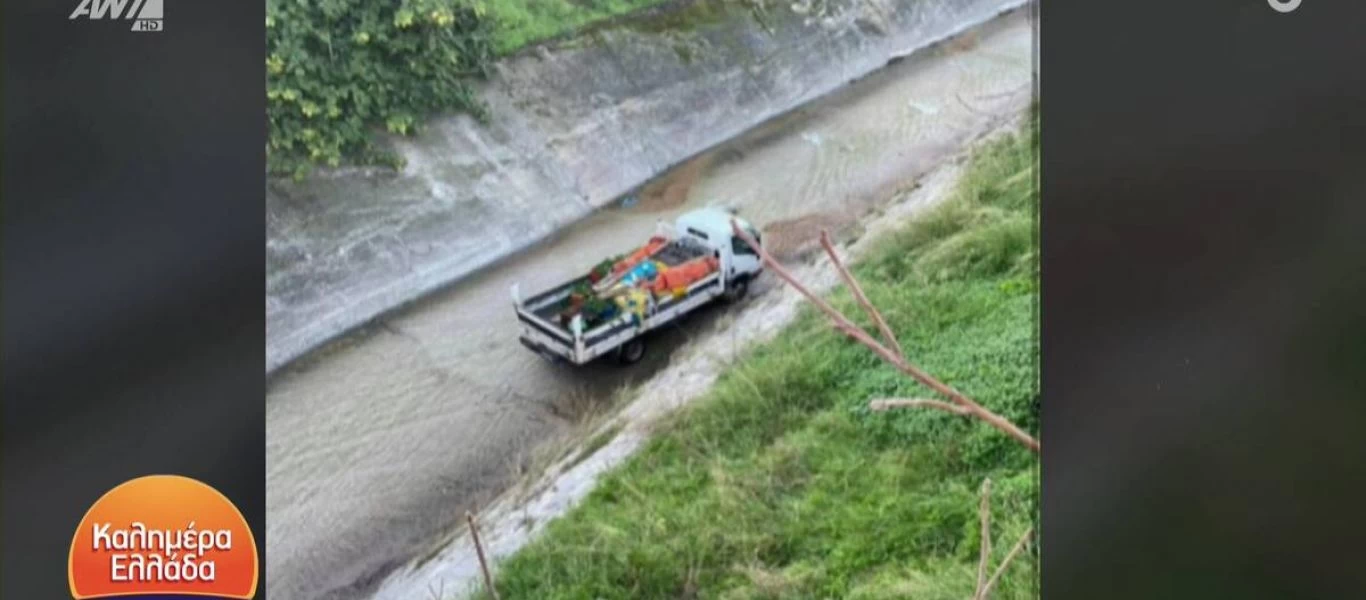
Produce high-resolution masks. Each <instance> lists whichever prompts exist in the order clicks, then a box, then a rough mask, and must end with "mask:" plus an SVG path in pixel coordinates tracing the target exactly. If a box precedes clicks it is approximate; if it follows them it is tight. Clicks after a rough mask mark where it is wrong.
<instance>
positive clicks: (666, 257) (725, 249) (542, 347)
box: [511, 207, 763, 365]
mask: <svg viewBox="0 0 1366 600" xmlns="http://www.w3.org/2000/svg"><path fill="white" fill-rule="evenodd" d="M732 221H735V222H736V223H737V224H739V226H740V227H741V228H743V229H744V230H745V231H746V232H748V233H749V234H750V236H752V237H753V238H754V239H755V241H757V242H759V244H760V245H762V244H763V240H762V239H761V238H760V236H759V232H758V230H757V229H755V228H754V227H753V226H751V225H750V224H749V223H748V222H747V221H745V220H744V219H742V218H740V217H739V216H737V215H736V214H735V213H734V212H733V211H730V210H726V209H723V208H714V207H709V208H701V209H697V210H694V211H690V212H688V213H685V214H683V215H681V216H679V217H678V219H677V220H676V221H675V222H674V223H673V224H672V225H669V224H667V223H664V222H661V223H659V235H662V236H664V237H665V238H666V239H667V240H668V242H667V244H666V245H665V246H664V247H663V248H662V249H660V250H659V251H658V252H657V253H656V254H655V255H654V257H653V260H657V261H660V262H662V263H664V264H665V265H666V266H668V267H673V266H678V265H681V264H683V263H686V262H688V261H691V260H694V259H697V258H700V257H703V256H706V255H708V254H710V255H712V256H714V257H715V258H716V260H717V263H718V264H719V268H718V269H716V270H715V271H713V272H712V273H710V274H709V275H707V276H705V277H703V278H701V279H698V280H697V281H694V282H692V283H691V284H690V285H689V286H688V287H687V290H686V292H685V293H683V294H681V295H675V296H670V297H667V298H662V299H657V300H652V301H651V302H650V303H649V306H647V308H646V310H645V313H644V316H643V318H636V316H635V315H633V314H630V313H624V312H623V313H621V314H618V315H617V316H616V317H614V318H612V319H610V320H608V321H606V322H603V323H600V324H598V325H596V326H594V327H593V328H591V329H588V330H586V331H585V330H583V325H582V321H581V320H579V319H575V320H574V321H572V322H570V323H568V324H562V323H561V322H559V321H558V320H557V319H556V318H555V316H556V314H557V313H558V311H559V310H560V307H561V306H563V305H564V303H565V301H566V300H567V299H568V298H569V295H570V294H571V293H573V290H574V289H575V288H577V287H580V286H581V285H582V284H583V283H584V282H585V281H586V280H587V279H588V276H587V275H584V276H582V277H578V278H575V279H572V280H570V281H566V282H564V283H562V284H560V285H557V286H554V287H552V288H550V289H548V290H545V291H542V292H540V293H537V294H535V295H532V296H531V297H529V298H526V299H522V297H521V293H520V291H519V286H518V285H513V286H512V290H511V291H512V302H513V307H514V308H515V309H516V311H517V319H518V320H519V321H521V326H522V332H521V335H520V336H519V337H520V341H521V343H522V345H523V346H526V347H527V348H528V349H529V350H531V351H533V352H535V353H537V354H539V355H541V356H542V357H544V358H546V359H548V360H550V361H552V362H568V363H571V364H575V365H582V364H586V363H588V362H591V361H593V360H595V359H598V358H600V357H603V356H607V355H615V356H616V358H617V360H618V361H620V362H622V363H624V364H632V363H635V362H638V361H639V360H640V359H641V358H643V357H644V355H645V339H644V338H645V336H646V334H647V333H649V332H650V331H652V330H655V329H658V328H660V327H662V326H664V325H667V324H669V323H671V322H673V321H676V320H678V319H680V318H682V317H683V316H684V315H686V314H688V313H690V312H692V311H694V310H696V309H698V308H700V307H702V306H704V305H706V304H708V303H710V302H712V301H714V300H716V299H718V298H725V299H727V300H731V301H735V300H739V299H741V298H743V297H744V296H745V294H746V293H747V292H748V290H749V283H750V281H752V280H753V279H754V278H755V277H757V276H758V275H759V274H760V273H761V272H762V271H763V261H761V260H760V258H759V256H758V254H756V253H755V252H754V249H752V248H750V247H749V244H746V243H745V241H744V240H742V239H740V238H739V237H737V236H736V235H735V232H734V230H733V229H732V228H731V222H732Z"/></svg>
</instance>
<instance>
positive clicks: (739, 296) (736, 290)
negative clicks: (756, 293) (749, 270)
mask: <svg viewBox="0 0 1366 600" xmlns="http://www.w3.org/2000/svg"><path fill="white" fill-rule="evenodd" d="M747 294H749V278H747V277H745V278H740V279H736V280H735V281H732V282H730V286H728V287H727V288H726V302H739V301H741V300H744V299H745V296H746V295H747Z"/></svg>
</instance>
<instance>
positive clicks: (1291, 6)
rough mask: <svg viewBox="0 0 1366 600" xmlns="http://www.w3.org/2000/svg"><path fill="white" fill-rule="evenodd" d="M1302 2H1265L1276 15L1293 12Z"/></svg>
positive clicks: (1268, 0) (1282, 0)
mask: <svg viewBox="0 0 1366 600" xmlns="http://www.w3.org/2000/svg"><path fill="white" fill-rule="evenodd" d="M1303 2H1304V0H1266V3H1267V4H1270V5H1271V9H1272V10H1274V11H1276V12H1278V13H1288V12H1293V11H1294V10H1295V9H1297V8H1299V7H1300V4H1301V3H1303Z"/></svg>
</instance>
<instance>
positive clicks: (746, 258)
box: [726, 229, 763, 279]
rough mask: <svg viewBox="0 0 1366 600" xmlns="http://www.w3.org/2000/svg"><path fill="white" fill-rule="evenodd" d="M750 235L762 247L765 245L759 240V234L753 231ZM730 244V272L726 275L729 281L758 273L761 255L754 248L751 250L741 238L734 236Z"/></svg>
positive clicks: (750, 231)
mask: <svg viewBox="0 0 1366 600" xmlns="http://www.w3.org/2000/svg"><path fill="white" fill-rule="evenodd" d="M748 233H749V234H750V236H752V237H753V238H754V241H756V242H759V243H760V244H761V245H762V244H763V240H762V239H760V238H759V232H757V231H754V230H752V229H751V230H749V232H748ZM730 242H731V243H730V247H731V252H730V254H731V261H730V272H728V273H726V277H727V278H728V279H734V278H736V277H740V276H750V275H753V274H755V273H758V272H759V263H760V259H759V254H758V253H756V252H755V251H754V249H753V248H750V247H749V244H746V243H745V240H742V239H740V237H739V236H735V235H732V236H731V238H730Z"/></svg>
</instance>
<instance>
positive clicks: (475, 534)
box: [465, 510, 500, 600]
mask: <svg viewBox="0 0 1366 600" xmlns="http://www.w3.org/2000/svg"><path fill="white" fill-rule="evenodd" d="M465 521H467V522H469V524H470V538H471V539H473V540H474V551H475V553H476V554H478V555H479V569H480V570H481V571H483V572H484V588H485V589H487V590H488V591H489V595H490V596H493V600H500V599H499V597H498V588H495V587H493V575H491V574H489V561H488V559H487V558H485V557H484V544H483V542H480V541H479V528H478V527H477V526H475V524H474V513H472V512H470V511H468V510H467V511H465Z"/></svg>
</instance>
